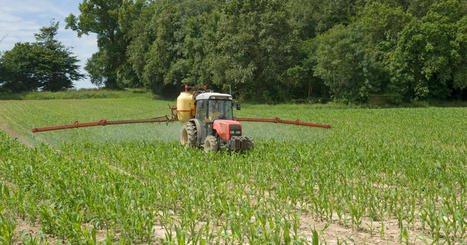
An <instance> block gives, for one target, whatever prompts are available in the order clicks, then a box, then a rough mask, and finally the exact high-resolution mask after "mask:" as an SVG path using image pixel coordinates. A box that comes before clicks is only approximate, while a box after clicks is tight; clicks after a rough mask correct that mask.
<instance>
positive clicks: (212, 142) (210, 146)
mask: <svg viewBox="0 0 467 245" xmlns="http://www.w3.org/2000/svg"><path fill="white" fill-rule="evenodd" d="M218 150H219V142H218V141H217V138H216V137H215V136H212V135H208V136H207V137H206V140H205V141H204V151H205V152H210V151H213V152H217V151H218Z"/></svg>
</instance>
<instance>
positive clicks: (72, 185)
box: [0, 96, 467, 244]
mask: <svg viewBox="0 0 467 245" xmlns="http://www.w3.org/2000/svg"><path fill="white" fill-rule="evenodd" d="M168 104H174V102H167V101H159V100H151V99H149V98H148V97H144V96H135V97H126V98H106V99H81V100H49V101H0V117H2V119H3V120H4V121H6V122H7V123H8V125H9V127H10V128H13V129H15V130H16V131H17V132H19V133H20V134H21V135H23V137H24V138H25V139H26V140H28V141H29V142H31V143H32V144H33V145H35V148H34V149H30V148H27V147H25V146H24V145H22V144H21V143H20V142H18V141H17V140H13V139H11V138H9V137H7V136H6V135H5V134H4V133H1V132H0V181H1V182H0V183H2V184H1V188H0V196H1V198H0V207H3V208H0V211H1V210H3V211H2V212H0V237H1V238H4V239H5V240H8V239H10V240H14V242H20V241H21V240H23V241H25V239H26V238H24V237H27V236H24V237H23V238H21V236H19V235H15V236H13V237H12V238H8V237H9V234H11V230H12V229H15V220H16V221H18V220H25V222H28V223H31V224H37V226H38V229H39V230H40V231H41V232H40V234H42V233H43V234H45V237H46V239H45V240H47V237H55V238H57V239H59V240H64V241H67V242H70V243H91V244H92V243H95V242H97V241H98V240H100V241H102V242H104V241H105V242H106V243H111V242H117V243H151V242H156V241H159V240H162V241H163V242H164V243H168V244H186V243H193V244H195V243H196V244H198V243H199V244H212V243H216V242H222V243H228V244H238V243H250V244H265V243H272V244H288V243H297V244H300V243H312V242H313V239H320V240H321V241H323V240H325V239H326V238H328V239H329V238H331V239H332V238H334V237H332V236H330V235H329V233H326V232H328V231H326V230H325V229H318V228H316V229H315V228H314V227H309V226H307V225H306V224H307V222H309V219H310V217H311V218H312V220H313V222H316V223H320V222H321V223H325V224H330V225H339V226H340V227H343V228H344V229H348V230H350V231H352V230H353V231H354V232H355V233H368V234H370V233H371V236H372V237H380V238H381V239H389V241H395V242H405V241H409V242H414V241H418V242H421V241H424V240H426V241H428V242H430V241H431V242H435V243H438V242H450V243H465V241H466V224H465V221H466V218H467V207H466V204H467V200H466V192H465V187H466V186H465V185H466V183H467V181H466V178H467V169H466V166H467V165H466V159H467V152H466V146H465V143H466V142H467V133H466V132H467V124H466V123H465V122H466V121H467V109H465V108H431V107H428V108H395V109H358V108H354V109H349V108H348V109H339V108H335V107H334V108H333V107H327V108H326V107H322V106H314V105H275V106H268V105H248V104H245V105H243V106H242V111H240V112H238V113H237V115H236V116H239V117H262V118H273V117H280V118H282V119H290V120H295V119H300V120H302V121H309V122H315V123H326V124H331V125H332V127H333V128H332V129H330V130H326V129H319V128H307V127H298V126H292V125H277V124H261V123H243V125H244V133H245V134H246V135H248V136H251V137H253V138H254V140H255V150H254V151H253V152H250V153H248V154H232V155H229V154H228V153H227V152H221V153H218V154H206V153H204V152H203V151H202V150H199V149H184V148H183V147H181V146H179V144H178V142H177V141H178V134H179V131H180V124H179V123H173V124H169V125H165V124H141V125H122V126H106V127H94V128H83V129H79V130H77V129H72V130H64V131H56V132H48V133H41V134H34V135H33V134H32V133H31V132H30V130H31V129H32V128H33V127H41V126H52V125H60V124H70V123H73V122H74V121H75V120H79V121H80V122H87V121H98V120H100V119H101V118H107V119H109V120H112V119H132V118H149V117H155V116H161V115H165V114H168V113H169V110H168ZM391 226H395V227H396V228H397V231H396V232H397V233H396V234H397V237H396V238H394V237H392V238H391V237H389V238H388V237H387V236H386V234H387V233H390V232H391V230H390V229H391V228H390V227H391ZM16 227H17V225H16ZM16 229H18V228H16ZM317 229H318V230H317ZM96 234H97V235H96ZM99 234H100V236H101V238H100V239H99ZM326 234H327V235H326ZM335 236H337V238H339V240H340V241H342V240H344V241H345V240H347V239H348V237H346V235H342V234H339V233H337V234H335ZM32 237H38V239H44V238H42V237H41V236H40V235H38V234H32ZM318 237H319V238H318ZM357 237H358V236H357ZM394 239H395V240H394ZM349 241H351V240H349ZM373 241H374V240H373ZM357 242H360V243H363V242H365V241H363V240H357ZM367 242H370V243H371V241H367Z"/></svg>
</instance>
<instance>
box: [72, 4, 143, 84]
mask: <svg viewBox="0 0 467 245" xmlns="http://www.w3.org/2000/svg"><path fill="white" fill-rule="evenodd" d="M139 2H141V1H139ZM124 3H126V5H124ZM132 4H133V1H131V0H108V1H103V0H84V1H83V2H82V3H81V4H80V5H79V9H80V11H81V13H80V15H79V16H78V17H76V16H74V15H73V14H70V15H69V16H68V17H67V18H66V19H65V21H66V23H67V25H66V28H70V29H72V30H74V31H76V32H77V33H78V37H80V36H82V35H83V34H84V35H87V34H89V33H96V34H97V46H98V47H99V51H98V52H97V53H95V54H94V55H93V56H92V57H91V58H90V59H88V61H87V64H86V67H85V69H86V71H87V72H88V73H89V75H90V78H91V82H93V83H94V84H97V85H102V84H104V85H105V86H106V87H108V88H121V87H124V86H125V83H131V82H128V80H132V79H134V78H136V75H135V74H134V73H131V74H127V72H128V71H127V70H125V69H126V68H127V67H126V66H125V63H126V48H127V46H128V41H127V40H126V39H125V37H124V32H123V31H122V26H123V25H122V24H121V23H119V15H121V14H122V13H121V12H122V11H125V10H126V9H128V6H132ZM125 6H127V8H124V7H125ZM123 19H125V20H128V19H127V18H123ZM125 26H126V25H125ZM119 74H120V76H119ZM128 76H133V77H128ZM119 77H120V78H121V79H120V81H119ZM123 80H125V81H126V82H123Z"/></svg>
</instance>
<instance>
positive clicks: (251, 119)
mask: <svg viewBox="0 0 467 245" xmlns="http://www.w3.org/2000/svg"><path fill="white" fill-rule="evenodd" d="M235 120H237V121H244V122H270V123H283V124H294V125H300V126H308V127H318V128H331V125H327V124H316V123H307V122H302V121H300V120H297V121H287V120H281V119H280V118H278V117H276V118H273V119H263V118H235Z"/></svg>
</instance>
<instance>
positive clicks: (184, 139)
mask: <svg viewBox="0 0 467 245" xmlns="http://www.w3.org/2000/svg"><path fill="white" fill-rule="evenodd" d="M196 137H197V132H196V126H195V125H194V124H193V123H191V122H186V123H185V124H183V127H182V131H181V133H180V144H182V145H183V146H185V147H195V146H196V139H197V138H196Z"/></svg>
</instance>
